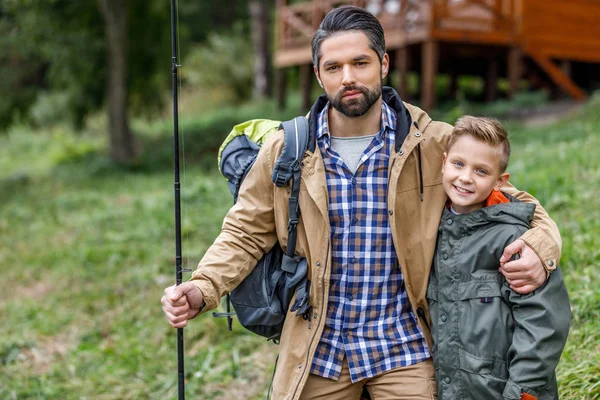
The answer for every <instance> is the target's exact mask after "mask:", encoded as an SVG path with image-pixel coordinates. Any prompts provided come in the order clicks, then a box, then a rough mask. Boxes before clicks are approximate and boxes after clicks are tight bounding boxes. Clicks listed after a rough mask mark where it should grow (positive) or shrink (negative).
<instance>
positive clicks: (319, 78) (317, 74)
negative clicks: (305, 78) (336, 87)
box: [313, 65, 323, 87]
mask: <svg viewBox="0 0 600 400" xmlns="http://www.w3.org/2000/svg"><path fill="white" fill-rule="evenodd" d="M313 71H315V76H316V77H317V82H319V86H321V87H323V82H321V77H320V76H319V70H318V69H317V67H315V66H314V65H313Z"/></svg>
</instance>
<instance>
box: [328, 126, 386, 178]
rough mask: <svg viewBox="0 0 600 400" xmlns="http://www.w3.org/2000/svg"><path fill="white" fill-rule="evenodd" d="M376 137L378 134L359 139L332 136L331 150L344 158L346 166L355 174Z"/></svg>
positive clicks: (359, 137)
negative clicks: (361, 159)
mask: <svg viewBox="0 0 600 400" xmlns="http://www.w3.org/2000/svg"><path fill="white" fill-rule="evenodd" d="M375 136H376V134H375V135H367V136H358V137H335V136H331V137H330V139H331V148H332V149H333V150H335V151H336V152H337V153H338V154H339V155H340V157H342V160H344V163H345V164H346V166H347V167H348V168H350V171H352V173H353V174H354V173H355V172H356V170H357V169H358V163H359V162H360V158H361V157H362V155H363V153H364V152H365V150H366V148H367V147H369V145H370V144H371V142H372V141H373V138H374V137H375Z"/></svg>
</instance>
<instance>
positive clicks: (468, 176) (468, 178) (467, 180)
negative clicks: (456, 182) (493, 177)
mask: <svg viewBox="0 0 600 400" xmlns="http://www.w3.org/2000/svg"><path fill="white" fill-rule="evenodd" d="M459 179H460V180H461V181H462V182H465V183H471V182H473V178H471V174H467V173H464V174H461V175H460V176H459Z"/></svg>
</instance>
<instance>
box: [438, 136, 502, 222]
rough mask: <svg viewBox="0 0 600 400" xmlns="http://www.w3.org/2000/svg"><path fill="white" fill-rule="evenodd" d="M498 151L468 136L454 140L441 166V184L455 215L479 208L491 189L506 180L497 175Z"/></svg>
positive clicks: (500, 155) (499, 157) (499, 151)
mask: <svg viewBox="0 0 600 400" xmlns="http://www.w3.org/2000/svg"><path fill="white" fill-rule="evenodd" d="M501 159H502V149H501V147H500V146H491V145H489V144H487V143H485V142H482V141H479V140H477V139H475V138H473V137H472V136H470V135H464V136H461V137H460V138H458V139H457V140H456V141H455V142H454V144H453V145H452V147H451V148H450V149H449V150H448V152H447V153H444V157H443V164H442V185H443V186H444V190H445V191H446V194H447V195H448V197H449V198H450V201H452V209H453V210H454V211H456V212H457V213H461V214H463V213H468V212H472V211H475V210H478V209H480V208H482V207H483V206H484V205H485V201H486V199H487V198H488V196H489V195H490V193H491V192H492V190H493V189H496V190H500V187H501V186H502V185H503V184H504V183H505V182H506V181H507V180H508V177H509V174H508V173H506V172H504V173H503V172H501V169H500V162H501Z"/></svg>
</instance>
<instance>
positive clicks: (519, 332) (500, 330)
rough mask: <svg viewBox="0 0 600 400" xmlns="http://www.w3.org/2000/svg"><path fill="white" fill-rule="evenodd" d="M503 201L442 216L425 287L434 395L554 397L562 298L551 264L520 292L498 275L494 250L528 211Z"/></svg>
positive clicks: (563, 329)
mask: <svg viewBox="0 0 600 400" xmlns="http://www.w3.org/2000/svg"><path fill="white" fill-rule="evenodd" d="M507 197H508V196H507ZM511 200H513V201H512V202H511V203H505V204H498V205H494V206H490V207H485V208H482V209H480V210H477V211H474V212H471V213H468V214H461V215H455V214H453V213H452V212H450V211H449V210H447V209H445V210H444V213H443V215H442V219H441V221H440V225H439V229H438V236H437V245H436V253H435V256H434V261H433V267H432V269H431V277H430V280H429V286H428V289H427V298H428V301H429V312H430V316H431V333H432V337H433V348H432V355H433V360H434V366H435V369H436V380H437V386H438V398H439V399H440V400H450V399H456V400H469V399H473V400H475V399H511V400H512V399H520V398H521V394H522V393H523V392H525V393H529V394H531V395H534V396H537V397H538V398H539V399H543V400H547V399H556V398H558V393H557V386H556V377H555V373H554V371H555V368H556V365H557V364H558V361H559V359H560V354H561V352H562V349H563V348H564V346H565V342H566V340H567V334H568V332H569V323H570V320H571V311H570V307H569V298H568V296H567V290H566V288H565V284H564V281H563V278H562V275H561V272H560V270H559V269H557V270H556V271H555V272H554V273H552V274H551V275H550V278H549V279H548V281H547V282H546V284H545V285H544V286H542V287H541V288H539V289H537V290H536V291H534V292H533V293H531V294H528V295H519V294H518V293H516V292H514V291H512V290H511V289H510V287H509V286H508V284H507V283H506V280H505V278H504V276H503V275H502V274H500V273H499V272H498V260H499V259H500V256H501V255H502V251H503V250H504V248H505V247H506V246H507V245H508V244H510V243H512V242H513V241H514V240H516V239H518V238H519V237H520V236H521V235H522V234H523V233H525V232H526V231H527V230H528V229H529V221H530V220H531V219H532V218H533V213H534V209H535V205H534V204H531V203H529V204H527V203H520V202H518V201H516V200H515V199H511Z"/></svg>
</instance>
